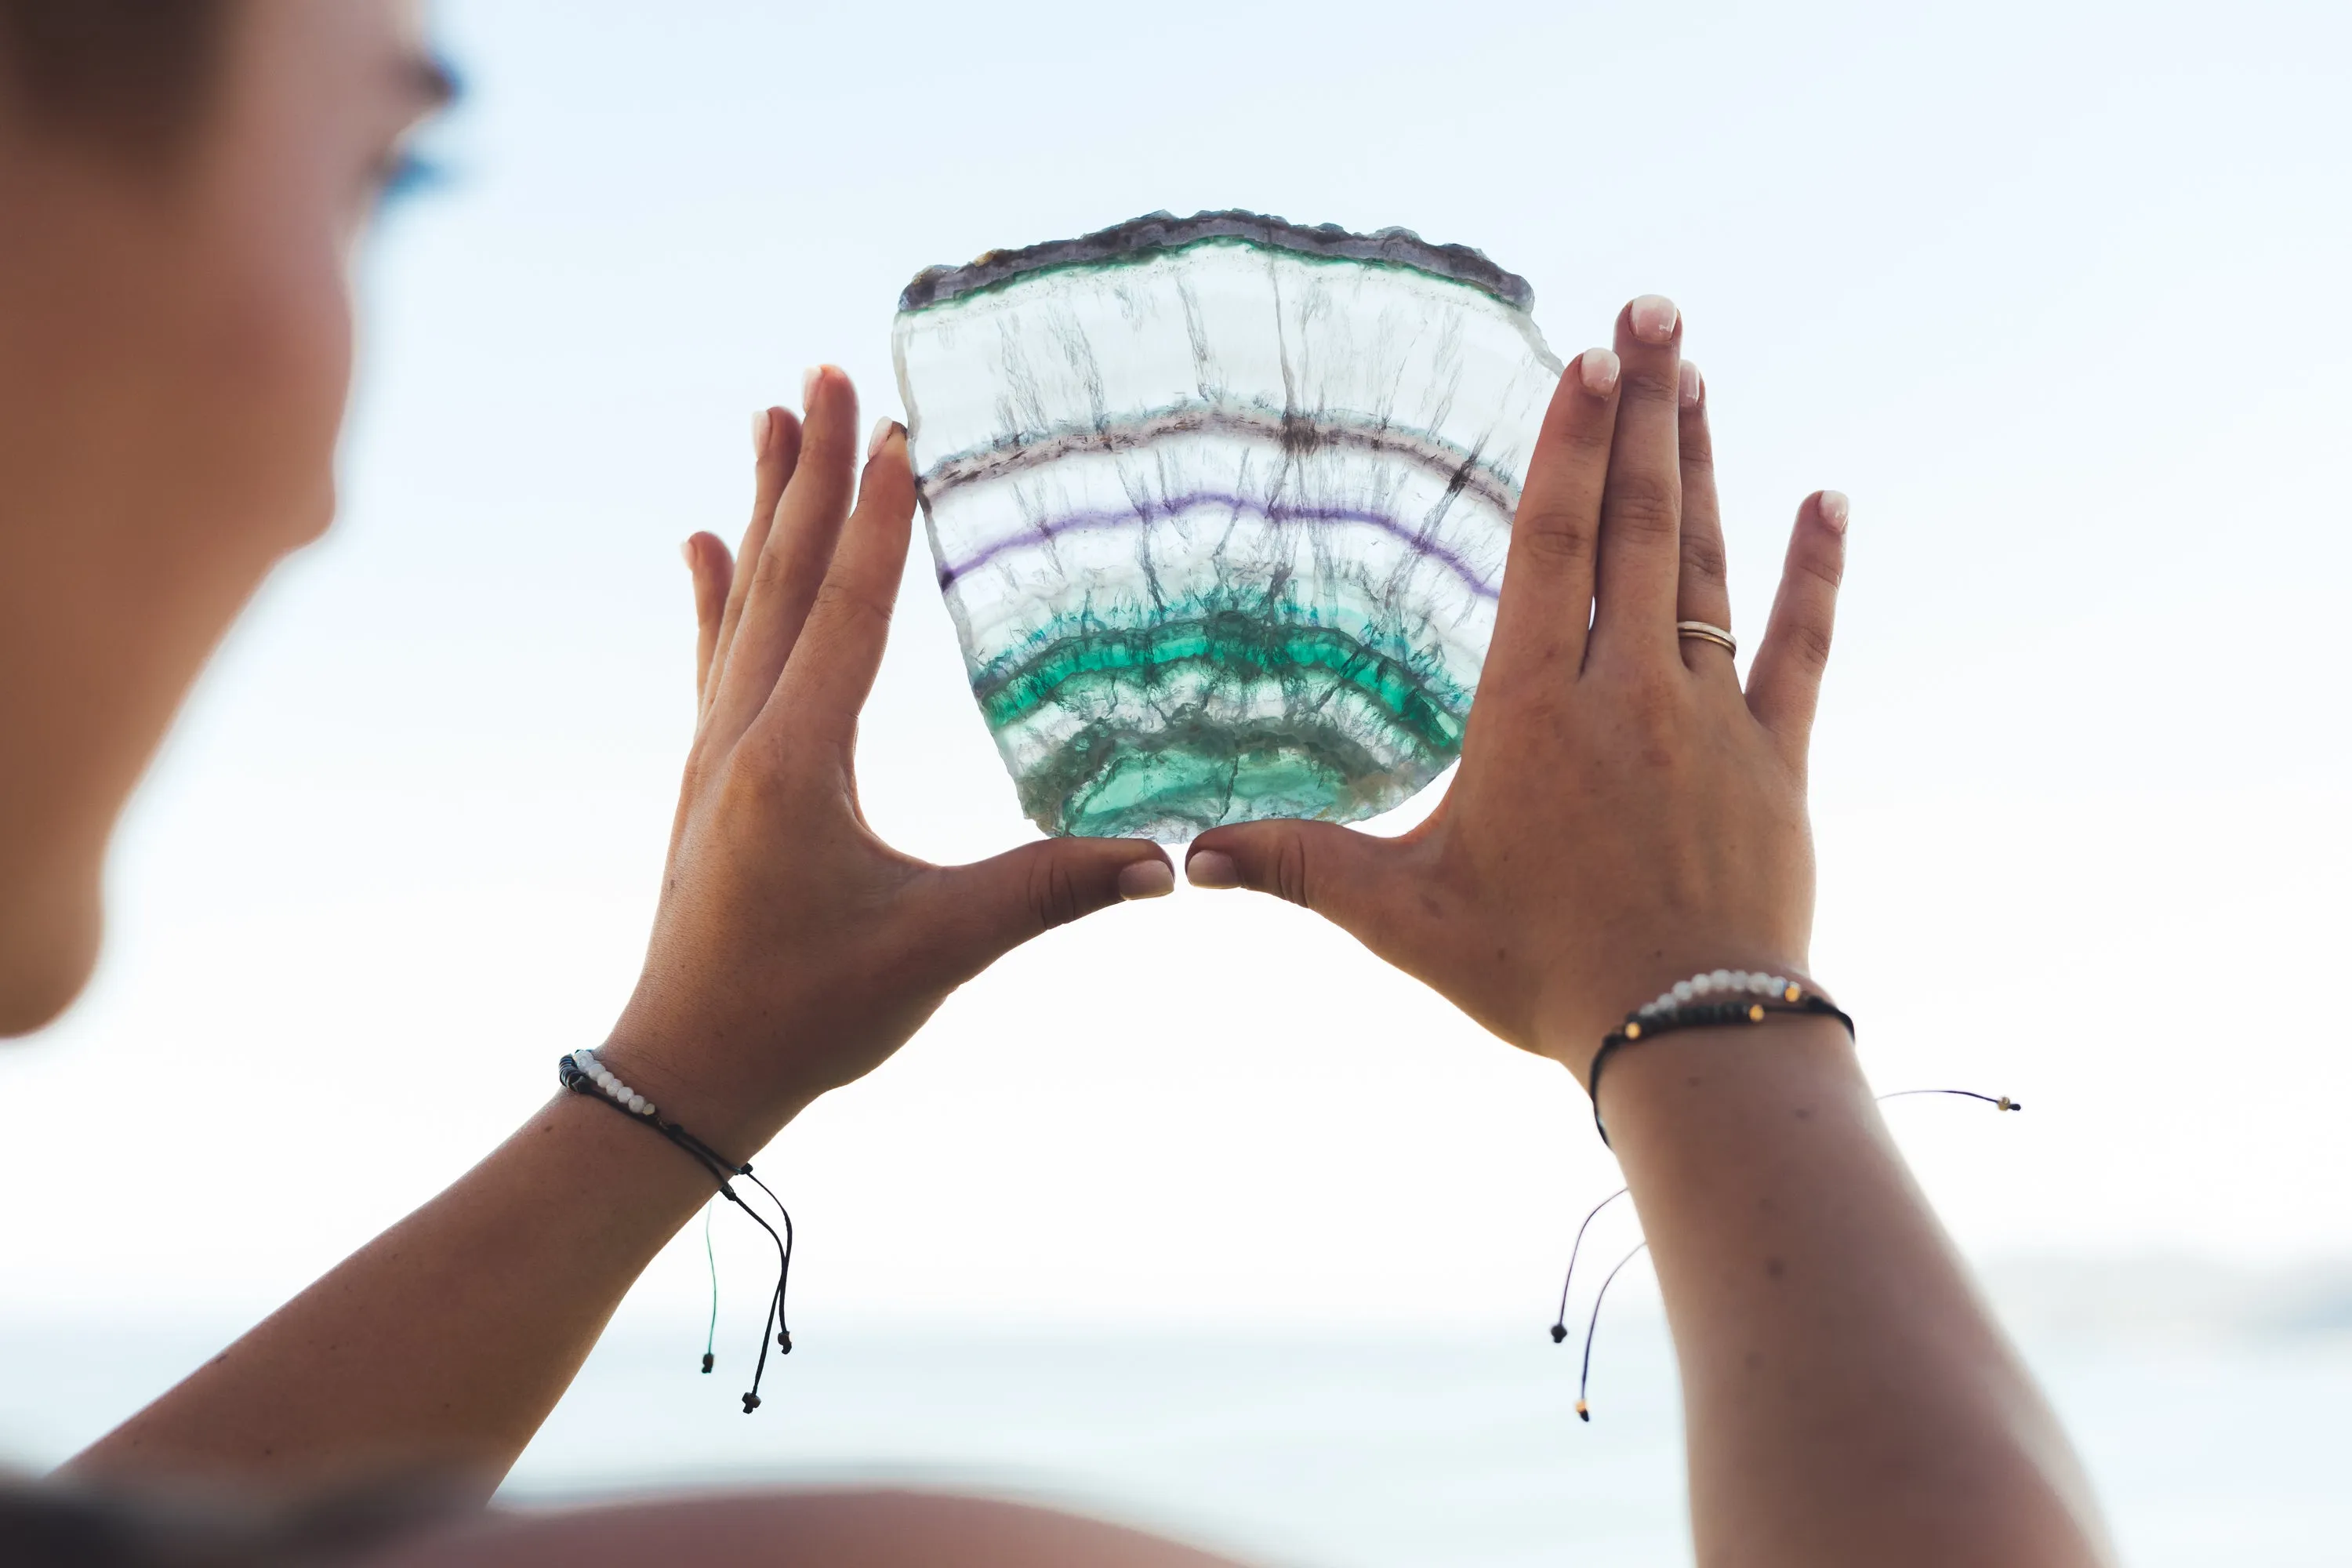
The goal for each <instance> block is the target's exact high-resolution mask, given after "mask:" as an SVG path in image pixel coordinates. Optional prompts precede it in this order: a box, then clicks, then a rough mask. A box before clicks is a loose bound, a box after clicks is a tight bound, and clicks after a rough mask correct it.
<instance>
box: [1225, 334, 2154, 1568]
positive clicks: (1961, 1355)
mask: <svg viewBox="0 0 2352 1568" xmlns="http://www.w3.org/2000/svg"><path fill="white" fill-rule="evenodd" d="M1681 342H1682V323H1681V320H1680V317H1679V314H1678V313H1677V312H1676V311H1675V309H1674V307H1673V306H1672V305H1671V304H1670V303H1668V302H1667V301H1665V300H1660V299H1656V298H1655V297H1651V298H1647V299H1644V300H1636V301H1635V302H1634V303H1633V305H1631V306H1629V307H1628V308H1627V309H1626V310H1625V311H1624V312H1623V313H1622V315H1621V316H1620V317H1619V319H1618V323H1617V331H1616V343H1615V348H1614V349H1613V350H1611V349H1595V350H1592V351H1590V352H1588V353H1585V354H1583V355H1582V356H1580V358H1579V359H1578V361H1577V362H1576V363H1574V364H1571V365H1570V367H1569V370H1568V374H1566V375H1565V376H1564V377H1563V378H1562V380H1561V383H1560V387H1559V393H1558V395H1556V396H1555V397H1554V399H1553V402H1552V405H1551V409H1550V411H1549V414H1548V415H1547V416H1546V418H1545V425H1544V429H1543V434H1542V436H1541V437H1540V439H1539V441H1538V451H1537V454H1536V457H1535V458H1534V460H1533V462H1532V463H1531V465H1530V468H1529V472H1528V483H1527V489H1526V494H1525V496H1524V498H1523V499H1522V500H1521V503H1520V507H1519V511H1518V515H1517V521H1516V522H1515V523H1514V526H1513V531H1512V542H1511V558H1510V570H1509V574H1508V577H1507V580H1506V582H1505V584H1504V589H1503V597H1502V603H1501V605H1500V608H1499V614H1498V616H1497V622H1496V634H1495V641H1494V646H1493V648H1492V649H1491V651H1490V652H1489V654H1488V657H1487V664H1486V674H1485V676H1484V677H1483V679H1482V681H1481V685H1480V689H1479V694H1478V701H1477V706H1476V709H1475V711H1474V713H1473V715H1472V717H1471V721H1470V726H1469V730H1468V732H1467V734H1466V736H1465V745H1464V750H1463V760H1462V768H1461V772H1460V773H1459V774H1458V775H1457V777H1456V779H1455V781H1454V786H1453V788H1452V790H1451V792H1450V793H1449V795H1448V796H1447V798H1446V800H1445V802H1444V805H1441V806H1440V807H1439V809H1438V810H1437V812H1436V813H1434V814H1433V816H1431V817H1430V818H1429V820H1428V821H1427V822H1426V823H1424V824H1423V826H1421V827H1420V828H1418V829H1416V830H1415V831H1414V832H1412V833H1411V834H1409V835H1406V836H1405V837H1402V838H1397V839H1378V838H1371V837H1366V836H1363V835H1360V834H1356V833H1352V832H1349V831H1348V830H1347V829H1344V828H1339V827H1332V826H1323V825H1319V824H1312V823H1272V822H1269V823H1255V824H1249V825H1246V826H1235V827H1230V828H1220V829H1218V830H1216V831H1214V832H1212V833H1209V834H1204V835H1203V836H1202V837H1201V838H1200V839H1199V840H1198V841H1197V842H1196V843H1195V844H1194V846H1193V848H1192V858H1191V859H1190V861H1189V862H1188V872H1189V874H1190V875H1191V877H1192V879H1193V880H1194V881H1195V882H1197V883H1201V884H1203V885H1206V886H1212V887H1231V886H1247V887H1251V888H1255V889H1260V890H1262V891H1266V892H1273V893H1277V894H1280V895H1282V896H1284V897H1286V898H1289V899H1291V900H1295V901H1297V902H1300V903H1303V904H1306V905H1307V906H1308V907H1309V908H1311V909H1314V910H1318V911H1319V912H1321V913H1323V914H1325V915H1327V916H1328V917H1329V918H1330V919H1332V920H1333V921H1336V922H1338V923H1339V924H1340V925H1341V926H1343V927H1345V928H1346V929H1348V930H1349V931H1352V932H1353V933H1354V934H1355V935H1356V936H1357V937H1359V938H1360V940H1361V941H1363V942H1365V943H1366V945H1368V946H1369V947H1370V948H1371V949H1372V951H1373V952H1377V953H1379V954H1380V955H1381V956H1382V957H1383V958H1386V959H1388V960H1389V961H1390V962H1391V963H1395V964H1397V965H1398V966H1399V967H1401V968H1402V969H1405V970H1407V971H1409V972H1410V973H1413V974H1416V975H1418V976H1420V977H1421V978H1422V979H1423V980H1425V981H1427V982H1428V983H1429V984H1431V985H1433V986H1434V987H1435V988H1436V989H1438V990H1439V991H1441V992H1443V993H1444V994H1445V995H1446V996H1448V997H1449V998H1451V999H1452V1000H1453V1001H1454V1003H1455V1004H1456V1005H1459V1006H1461V1007H1462V1008H1463V1009H1464V1010H1465V1012H1467V1013H1469V1014H1470V1015H1471V1016H1473V1017H1475V1018H1476V1019H1477V1020H1478V1021H1479V1022H1481V1023H1482V1024H1484V1025H1486V1026H1487V1027H1488V1028H1489V1029H1491V1030H1493V1031H1494V1032H1495V1033H1496V1035H1499V1036H1501V1037H1503V1038H1504V1039H1506V1040H1508V1041H1511V1042H1512V1043H1514V1044H1516V1045H1518V1046H1521V1047H1525V1048H1527V1049H1528V1050H1531V1051H1535V1052H1538V1053H1539V1054H1541V1055H1544V1056H1547V1057H1549V1058H1552V1059H1554V1060H1556V1061H1558V1062H1559V1063H1560V1064H1561V1065H1563V1066H1564V1067H1566V1068H1568V1069H1569V1070H1570V1072H1571V1073H1573V1074H1575V1076H1576V1078H1577V1079H1578V1080H1579V1081H1580V1082H1589V1081H1590V1074H1591V1060H1592V1058H1593V1055H1594V1052H1595V1051H1596V1049H1597V1048H1598V1047H1599V1045H1600V1043H1601V1037H1603V1036H1604V1035H1605V1034H1606V1033H1607V1032H1608V1031H1609V1030H1610V1029H1611V1028H1612V1026H1615V1024H1616V1023H1617V1022H1618V1021H1619V1020H1620V1019H1622V1018H1623V1017H1624V1016H1626V1015H1627V1013H1629V1012H1630V1011H1631V1010H1632V1009H1633V1007H1635V1006H1636V1005H1640V1004H1642V1003H1643V1002H1645V1001H1647V1000H1649V999H1650V998H1651V997H1653V996H1654V995H1656V994H1659V993H1660V991H1661V990H1663V989H1664V987H1665V986H1667V985H1669V984H1673V983H1674V982H1675V981H1677V980H1681V979H1685V978H1686V977H1688V976H1691V975H1693V974H1695V973H1701V972H1706V971H1713V970H1716V969H1719V968H1727V969H1747V970H1751V971H1761V972H1764V973H1779V974H1796V975H1802V974H1804V973H1805V965H1806V959H1807V952H1808V949H1809V947H1810V945H1811V928H1812V901H1813V870H1812V847H1811V831H1810V828H1809V826H1808V823H1807V816H1806V805H1805V761H1806V752H1807V747H1808V742H1809V741H1810V737H1811V727H1812V720H1813V712H1814V705H1815V699H1816V695H1817V692H1818V689H1819V685H1820V679H1821V674H1822V668H1823V666H1824V663H1825V661H1826V659H1827V657H1828V652H1829V643H1830V633H1831V626H1832V618H1833V610H1834V603H1835V597H1836V587H1837V583H1838V579H1839V577H1840V574H1841V573H1842V571H1843V562H1844V550H1845V537H1844V536H1845V507H1844V502H1843V498H1840V497H1834V496H1830V495H1828V494H1826V493H1824V494H1820V495H1816V496H1814V497H1811V498H1809V499H1808V500H1806V502H1805V503H1804V505H1803V506H1802V507H1801V509H1800V511H1799V514H1798V520H1797V525H1796V529H1795V531H1794V533H1793V535H1792V537H1791V540H1790V549H1789V559H1788V565H1787V569H1786V573H1785V574H1784V576H1783V578H1782V582H1781V587H1780V597H1779V600H1778V602H1777V604H1776V605H1775V607H1774V611H1773V618H1772V624H1771V626H1769V628H1768V629H1767V632H1766V635H1765V637H1764V638H1763V640H1762V643H1761V645H1760V647H1759V649H1758V651H1757V654H1756V657H1755V659H1754V662H1753V665H1752V667H1751V668H1750V671H1749V674H1748V680H1747V682H1746V684H1745V687H1744V689H1743V686H1742V683H1741V681H1740V679H1739V675H1738V668H1737V667H1736V666H1735V665H1734V663H1733V661H1732V658H1731V656H1730V654H1729V652H1728V651H1727V650H1726V649H1725V648H1723V647H1720V646H1718V645H1717V644H1716V643H1714V642H1711V641H1708V640H1706V639H1703V638H1685V637H1680V636H1678V635H1677V623H1678V622H1685V621H1698V622H1704V623H1706V624H1707V625H1709V626H1716V627H1727V626H1729V625H1730V618H1731V605H1730V597H1729V594H1728V591H1727V586H1726V584H1725V580H1724V552H1723V542H1722V532H1721V528H1720V525H1719V521H1718V519H1717V514H1716V491H1715V477H1714V468H1713V457H1712V450H1711V446H1710V443H1709V438H1708V432H1707V418H1706V395H1705V388H1704V384H1703V383H1702V382H1701V380H1700V378H1699V376H1698V374H1697V371H1696V367H1694V366H1691V365H1687V364H1685V363H1682V362H1681V358H1680V351H1681ZM1601 1110H1603V1111H1604V1112H1605V1113H1606V1114H1607V1116H1608V1119H1609V1121H1610V1125H1611V1127H1612V1138H1613V1141H1614V1145H1615V1147H1616V1149H1617V1151H1618V1152H1619V1155H1620V1157H1621V1159H1622V1163H1623V1164H1624V1168H1625V1175H1626V1180H1627V1182H1628V1184H1630V1185H1631V1187H1632V1189H1633V1199H1634V1202H1635V1204H1636V1205H1638V1207H1639V1208H1640V1210H1641V1215H1642V1219H1643V1227H1644V1229H1645V1230H1646V1231H1647V1233H1648V1236H1649V1238H1650V1244H1651V1247H1652V1249H1653V1251H1654V1253H1655V1254H1656V1258H1657V1268H1658V1277H1659V1280H1660V1283H1661V1285H1662V1287H1663V1289H1664V1294H1665V1300H1666V1309H1667V1314H1668V1317H1669V1320H1670V1321H1671V1323H1672V1326H1673V1329H1674V1334H1675V1348H1676V1352H1677V1353H1678V1355H1679V1357H1680V1360H1681V1364H1682V1373H1683V1387H1684V1397H1685V1405H1686V1407H1687V1417H1688V1418H1687V1423H1686V1426H1687V1429H1688V1432H1689V1447H1690V1476H1691V1508H1692V1512H1693V1515H1694V1521H1695V1531H1694V1533H1695V1536H1696V1542H1697V1546H1698V1555H1699V1560H1700V1561H1701V1562H1702V1563H1706V1564H1709V1565H1715V1564H1728V1563H1738V1564H1743V1565H1746V1564H1754V1565H1759V1568H1781V1565H1786V1568H1825V1565H1829V1568H1835V1565H1844V1564H1852V1565H1853V1568H1862V1565H1864V1564H1883V1563H1906V1564H1936V1563H1951V1564H1961V1563H1969V1564H1975V1563H2004V1564H2018V1565H2028V1564H2032V1565H2046V1568H2061V1565H2064V1568H2082V1565H2088V1564H2093V1563H2105V1562H2106V1561H2108V1560H2109V1558H2110V1553H2109V1552H2108V1549H2107V1547H2106V1544H2105V1539H2104V1535H2103V1532H2102V1530H2101V1527H2100V1525H2099V1522H2098V1519H2097V1516H2096V1511H2095V1508H2094V1506H2093V1504H2092V1501H2091V1500H2090V1497H2089V1493H2088V1489H2087V1488H2086V1487H2085V1486H2084V1481H2083V1479H2082V1476H2081V1473H2080V1471H2079V1468H2078V1467H2077V1466H2076V1464H2075V1462H2074V1458H2073V1456H2072V1454H2071V1453H2070V1452H2069V1451H2068V1448H2067V1446H2066V1442H2065V1438H2064V1437H2063V1435H2062V1434H2061V1433H2060V1431H2059V1429H2058V1427H2057V1425H2056V1423H2055V1422H2054V1421H2053V1419H2052V1417H2051V1415H2050V1413H2049V1411H2048V1410H2047V1408H2046V1407H2045V1406H2044V1405H2043V1404H2042V1399H2041V1397H2040V1395H2039V1394H2037V1393H2036V1391H2035V1390H2034V1388H2033V1386H2032V1382H2031V1380H2030V1379H2029V1378H2028V1377H2027V1375H2026V1373H2025V1372H2024V1370H2023V1369H2022V1367H2021V1366H2020V1364H2019V1363H2018V1361H2017V1358H2016V1356H2015V1355H2014V1354H2013V1353H2012V1352H2011V1350H2010V1349H2009V1347H2008V1345H2007V1343H2006V1342H2005V1341H2004V1340H2003V1339H2002V1337H2001V1334H2000V1331H1999V1329H1998V1328H1997V1327H1996V1326H1995V1325H1994V1323H1993V1322H1992V1320H1991V1318H1990V1315H1989V1314H1988V1312H1987V1311H1986V1309H1985V1307H1984V1304H1983V1302H1982V1301H1981V1300H1979V1298H1978V1296H1977V1294H1976V1292H1975V1290H1974V1289H1972V1287H1971V1286H1970V1284H1969V1280H1968V1278H1967V1275H1966V1273H1965V1271H1964V1270H1963V1268H1961V1266H1960V1264H1959V1261H1958V1258H1956V1257H1955V1256H1954V1254H1953V1251H1952V1248H1951V1246H1950V1244H1949V1243H1948V1240H1947V1239H1946V1238H1945V1237H1944V1234H1943V1232H1942V1230H1941V1228H1940V1227H1939V1226H1937V1222H1936V1219H1935V1216H1934V1215H1933V1214H1932V1213H1931V1212H1930V1211H1929V1210H1928V1208H1927V1204H1926V1203H1925V1202H1924V1201H1923V1199H1922V1198H1921V1196H1920V1194H1919V1192H1918V1190H1917V1188H1916V1186H1914V1184H1912V1182H1911V1179H1910V1177H1909V1175H1908V1173H1906V1171H1905V1169H1904V1166H1903V1163H1902V1161H1901V1159H1900V1158H1899V1157H1898V1156H1897V1155H1896V1153H1895V1150H1894V1148H1893V1146H1892V1145H1891V1144H1890V1143H1889V1142H1888V1141H1887V1138H1886V1135H1885V1129H1884V1128H1883V1127H1882V1126H1881V1125H1880V1122H1879V1119H1878V1116H1877V1113H1876V1110H1875V1109H1874V1106H1873V1104H1872V1102H1871V1100H1870V1096H1869V1091H1868V1089H1867V1088H1866V1087H1865V1086H1864V1081H1863V1079H1862V1075H1861V1072H1860V1070H1859V1068H1857V1066H1856V1064H1855V1062H1854V1059H1853V1051H1852V1048H1851V1046H1850V1044H1849V1042H1848V1041H1847V1040H1846V1038H1845V1036H1844V1034H1843V1030H1841V1029H1839V1028H1837V1027H1836V1026H1834V1025H1832V1024H1830V1023H1827V1022H1824V1021H1823V1020H1822V1019H1819V1018H1810V1019H1801V1020H1796V1019H1790V1020H1775V1021H1773V1022H1770V1023H1768V1024H1765V1025H1762V1026H1742V1027H1740V1028H1739V1029H1738V1030H1737V1032H1725V1031H1721V1030H1715V1031H1709V1030H1704V1029H1702V1030H1692V1031H1688V1032H1681V1033H1674V1034H1668V1035H1664V1036H1662V1037H1656V1038H1654V1039H1651V1040H1647V1041H1644V1042H1642V1043H1640V1044H1638V1045H1635V1046H1632V1047H1627V1048H1626V1049H1624V1050H1622V1051H1621V1052H1620V1053H1619V1054H1618V1055H1617V1056H1615V1057H1614V1058H1612V1061H1611V1064H1610V1068H1609V1072H1608V1074H1607V1076H1606V1077H1605V1078H1604V1079H1602V1080H1601Z"/></svg>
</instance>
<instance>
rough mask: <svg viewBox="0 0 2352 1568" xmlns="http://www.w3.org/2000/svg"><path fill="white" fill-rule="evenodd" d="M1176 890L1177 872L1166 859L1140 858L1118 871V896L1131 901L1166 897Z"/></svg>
mask: <svg viewBox="0 0 2352 1568" xmlns="http://www.w3.org/2000/svg"><path fill="white" fill-rule="evenodd" d="M1175 890H1176V873H1175V872H1173V871H1171V870H1170V869H1169V868H1168V862H1167V861H1165V860H1138V861H1136V862H1135V863H1134V864H1132V865H1129V866H1122V867H1120V868H1119V871H1118V896H1119V897H1120V898H1122V899H1125V900H1128V901H1129V903H1132V902H1134V901H1135V900H1138V899H1164V898H1166V897H1167V896H1168V895H1169V894H1171V893H1172V892H1174V891H1175Z"/></svg>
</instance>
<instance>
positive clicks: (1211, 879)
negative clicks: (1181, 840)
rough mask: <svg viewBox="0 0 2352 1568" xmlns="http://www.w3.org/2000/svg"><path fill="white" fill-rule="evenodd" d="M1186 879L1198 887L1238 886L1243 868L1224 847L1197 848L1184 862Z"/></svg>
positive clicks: (1240, 883)
mask: <svg viewBox="0 0 2352 1568" xmlns="http://www.w3.org/2000/svg"><path fill="white" fill-rule="evenodd" d="M1184 879H1185V880H1186V881H1188V882H1190V883H1192V886H1194V887H1196V888H1238V887H1240V886H1241V885H1242V868H1240V867H1239V866H1236V865H1234V858H1233V857H1232V856H1230V855H1228V854H1226V853H1225V852H1224V851H1223V850H1222V849H1195V850H1193V851H1192V858H1190V859H1188V860H1186V861H1185V862H1184Z"/></svg>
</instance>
